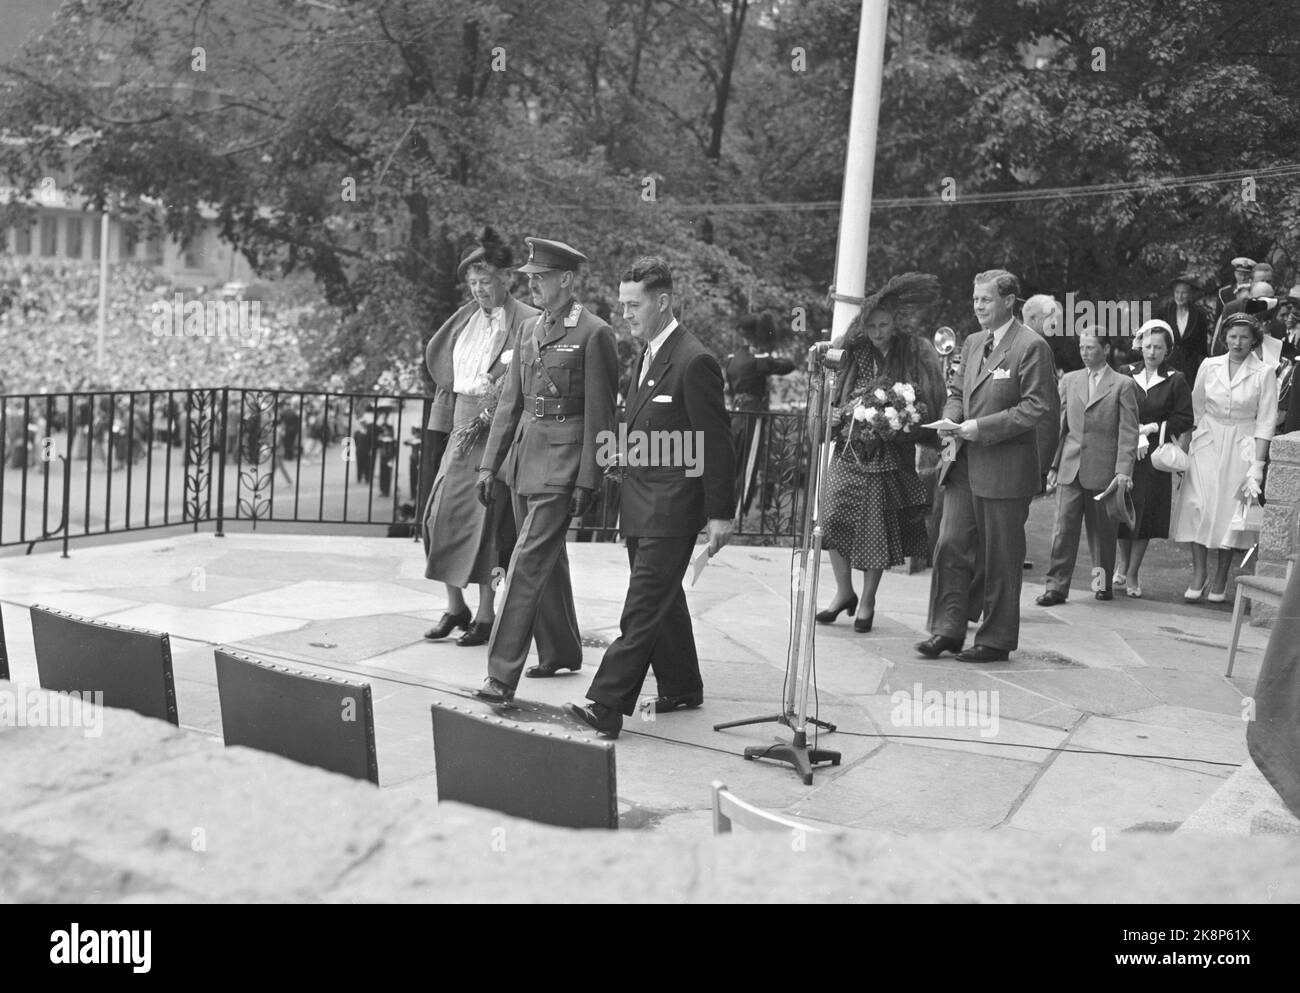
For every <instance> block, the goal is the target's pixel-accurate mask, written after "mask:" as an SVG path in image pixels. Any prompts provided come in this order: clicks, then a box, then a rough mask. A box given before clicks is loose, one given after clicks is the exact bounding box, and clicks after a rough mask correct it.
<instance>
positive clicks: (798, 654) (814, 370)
mask: <svg viewBox="0 0 1300 993" xmlns="http://www.w3.org/2000/svg"><path fill="white" fill-rule="evenodd" d="M823 351H824V349H822V348H819V347H818V346H817V345H814V346H813V347H812V348H810V349H809V350H808V373H809V382H810V383H812V382H814V381H816V382H819V383H820V387H819V388H820V389H821V391H822V396H821V398H820V402H819V404H818V406H820V408H821V411H822V439H821V444H820V445H819V446H818V448H817V451H816V454H815V457H814V458H813V459H812V460H811V462H810V465H809V478H808V498H807V499H806V500H805V501H804V512H803V523H802V528H801V532H800V536H801V547H800V552H799V554H800V560H799V561H800V565H799V584H798V588H797V590H796V591H795V597H794V612H793V619H792V627H793V630H792V631H791V637H790V653H789V657H788V659H787V662H786V671H787V672H792V673H794V678H792V679H790V680H788V681H787V683H786V692H785V700H784V709H783V711H782V712H781V713H779V714H767V715H764V716H762V717H747V718H744V719H743V720H739V721H727V722H726V723H723V724H715V725H713V730H714V731H723V730H726V729H727V728H735V727H744V726H746V725H749V724H784V725H785V726H786V727H788V728H790V729H791V730H792V731H793V732H794V739H793V740H792V741H791V742H789V743H785V742H780V743H778V744H775V745H750V746H748V747H747V748H746V749H745V758H746V760H753V759H776V760H777V761H778V762H788V763H789V764H790V765H792V766H794V769H795V772H797V773H798V774H799V776H800V777H801V778H802V779H803V781H804V785H805V786H811V785H812V781H813V766H814V765H816V764H817V763H818V762H829V763H830V764H831V765H839V764H840V753H839V752H835V751H831V750H830V749H825V748H809V747H808V729H807V726H808V725H809V724H812V725H814V726H815V727H819V728H823V729H825V730H826V731H834V730H835V725H834V724H831V723H829V722H827V721H821V720H817V719H816V718H814V717H809V716H807V715H808V690H809V687H810V686H811V685H812V678H811V675H812V661H813V633H814V631H815V628H814V626H813V625H814V623H815V620H814V617H813V615H814V614H815V612H816V610H817V577H818V573H819V572H820V569H821V554H822V526H821V507H820V504H821V481H822V479H823V478H824V477H825V475H826V467H827V464H828V462H829V459H830V448H831V444H830V442H831V398H832V397H833V396H834V394H835V382H836V375H835V370H834V368H833V367H832V361H833V360H832V359H831V358H830V356H829V354H827V356H826V361H823V362H819V361H818V360H819V357H820V356H821V355H822V353H823ZM819 366H820V368H819ZM818 377H820V379H818ZM814 409H815V408H814V404H813V400H812V398H810V399H809V403H808V411H809V413H811V412H812V411H813V410H814ZM796 696H797V697H798V700H797V705H796V699H795V698H796Z"/></svg>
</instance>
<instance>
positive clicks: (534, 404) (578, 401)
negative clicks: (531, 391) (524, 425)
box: [524, 397, 586, 417]
mask: <svg viewBox="0 0 1300 993" xmlns="http://www.w3.org/2000/svg"><path fill="white" fill-rule="evenodd" d="M524 406H525V407H526V408H527V409H528V410H530V411H532V415H533V416H534V417H561V416H564V415H565V414H581V413H582V412H583V411H584V410H586V401H585V400H583V398H582V397H529V398H528V399H527V400H526V401H525V402H524Z"/></svg>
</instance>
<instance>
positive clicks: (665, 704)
mask: <svg viewBox="0 0 1300 993" xmlns="http://www.w3.org/2000/svg"><path fill="white" fill-rule="evenodd" d="M703 704H704V691H703V690H698V691H697V692H695V693H682V694H680V695H679V696H657V697H655V698H654V699H653V700H647V701H646V702H645V703H644V704H642V705H641V709H642V710H644V711H646V712H647V713H650V712H653V713H656V714H671V713H672V712H673V711H674V710H685V709H688V708H695V707H699V706H702V705H703Z"/></svg>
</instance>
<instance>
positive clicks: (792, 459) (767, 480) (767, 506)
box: [750, 413, 810, 544]
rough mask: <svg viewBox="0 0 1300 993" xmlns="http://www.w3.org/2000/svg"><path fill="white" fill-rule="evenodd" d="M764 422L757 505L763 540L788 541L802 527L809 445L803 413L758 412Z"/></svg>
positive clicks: (756, 537) (757, 537)
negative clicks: (802, 507) (801, 515)
mask: <svg viewBox="0 0 1300 993" xmlns="http://www.w3.org/2000/svg"><path fill="white" fill-rule="evenodd" d="M756 416H758V417H759V419H760V422H761V430H762V438H761V439H760V441H759V452H758V466H757V473H756V478H755V480H754V482H753V484H752V485H753V487H754V489H755V494H754V500H753V505H754V508H755V509H756V510H757V511H758V520H759V529H758V534H756V535H754V536H753V537H752V538H751V539H750V540H751V541H754V542H756V543H759V544H785V543H787V542H788V541H789V540H790V538H791V537H792V536H795V535H797V534H798V531H799V512H800V508H801V506H802V504H801V503H800V499H801V495H802V493H803V489H804V485H805V483H806V481H807V474H808V460H809V458H810V453H809V447H810V446H808V444H807V442H806V438H807V432H806V431H805V426H804V418H803V416H802V415H799V414H784V413H781V414H763V415H756Z"/></svg>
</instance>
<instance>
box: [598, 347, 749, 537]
mask: <svg viewBox="0 0 1300 993" xmlns="http://www.w3.org/2000/svg"><path fill="white" fill-rule="evenodd" d="M638 371H639V370H638ZM624 420H625V422H626V424H627V438H628V448H629V451H628V453H627V454H628V456H629V458H628V462H629V465H628V467H627V468H626V470H625V471H624V475H623V487H622V493H621V500H622V505H621V514H622V530H623V533H624V534H625V535H627V536H628V537H630V538H672V537H683V536H688V535H694V534H696V533H697V532H699V530H700V529H701V528H702V527H704V524H705V522H706V521H708V520H727V521H729V520H731V519H732V518H733V517H734V516H735V510H736V503H735V482H736V473H735V464H734V454H733V451H732V447H731V423H730V420H729V418H728V417H727V408H726V404H725V402H724V400H723V392H722V369H721V367H720V366H719V365H718V360H717V359H716V358H714V356H713V354H712V353H711V352H710V351H709V350H708V349H706V348H705V347H704V346H703V345H702V344H700V341H699V339H698V338H696V337H695V336H694V335H693V334H691V333H690V332H688V331H687V330H686V329H685V328H683V327H681V326H680V325H678V327H677V328H676V329H675V330H674V331H673V333H672V334H670V335H669V336H668V338H667V340H666V341H665V342H664V344H663V347H661V348H660V349H659V352H658V354H656V355H655V358H654V362H653V363H652V364H651V366H650V370H649V372H647V373H646V380H645V383H644V384H643V385H642V386H641V387H640V388H639V389H633V391H632V395H631V396H630V397H629V398H628V402H627V413H626V415H625V417H624ZM642 432H644V434H641V433H642ZM652 432H668V433H667V434H656V433H652ZM674 432H675V433H676V434H674ZM688 435H689V436H690V438H691V441H690V442H689V445H690V447H689V448H687V447H685V446H686V444H687V442H686V438H687V436H688ZM639 437H640V438H644V439H646V441H645V442H642V444H645V443H646V442H653V441H662V440H663V439H672V438H680V439H681V442H682V447H679V448H677V451H678V452H680V453H690V454H691V455H692V457H693V459H694V460H695V464H696V467H697V468H698V469H699V470H700V471H699V472H697V471H696V468H692V467H691V466H688V465H667V466H665V465H660V466H636V465H632V464H631V462H632V459H631V454H632V452H631V448H632V446H633V445H634V444H637V443H638V438H639ZM660 461H663V460H660ZM676 461H679V462H685V461H687V460H686V459H684V458H683V459H678V460H676Z"/></svg>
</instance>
